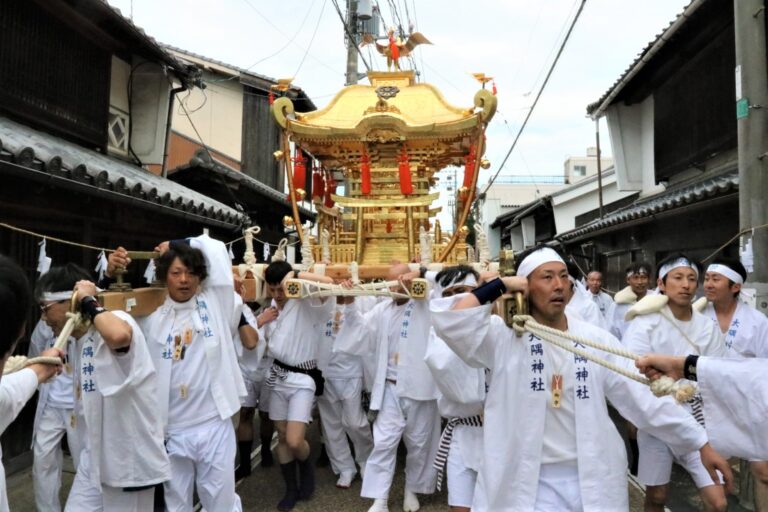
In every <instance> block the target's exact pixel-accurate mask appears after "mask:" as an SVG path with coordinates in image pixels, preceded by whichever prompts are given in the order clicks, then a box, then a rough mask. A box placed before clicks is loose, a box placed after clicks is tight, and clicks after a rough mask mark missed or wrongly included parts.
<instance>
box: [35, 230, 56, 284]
mask: <svg viewBox="0 0 768 512" xmlns="http://www.w3.org/2000/svg"><path fill="white" fill-rule="evenodd" d="M38 245H40V254H38V256H37V271H38V272H40V275H41V276H42V275H43V274H45V273H47V272H48V271H49V270H50V269H51V263H52V262H53V260H52V259H51V258H49V257H48V256H47V255H46V254H45V238H43V241H42V242H40V243H39V244H38Z"/></svg>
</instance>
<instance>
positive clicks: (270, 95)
mask: <svg viewBox="0 0 768 512" xmlns="http://www.w3.org/2000/svg"><path fill="white" fill-rule="evenodd" d="M274 102H275V93H274V92H272V89H270V90H269V104H270V105H272V104H273V103H274Z"/></svg>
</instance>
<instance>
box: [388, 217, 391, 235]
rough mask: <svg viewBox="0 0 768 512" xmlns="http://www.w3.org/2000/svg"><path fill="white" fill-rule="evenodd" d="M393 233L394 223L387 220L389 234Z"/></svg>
mask: <svg viewBox="0 0 768 512" xmlns="http://www.w3.org/2000/svg"><path fill="white" fill-rule="evenodd" d="M391 232H392V221H391V220H389V219H387V233H391Z"/></svg>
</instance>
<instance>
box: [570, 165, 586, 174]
mask: <svg viewBox="0 0 768 512" xmlns="http://www.w3.org/2000/svg"><path fill="white" fill-rule="evenodd" d="M573 175H574V176H586V175H587V166H586V165H574V166H573Z"/></svg>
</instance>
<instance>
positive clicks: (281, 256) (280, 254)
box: [272, 238, 288, 261]
mask: <svg viewBox="0 0 768 512" xmlns="http://www.w3.org/2000/svg"><path fill="white" fill-rule="evenodd" d="M286 247H288V239H287V238H283V239H282V240H280V243H279V244H277V249H275V254H273V255H272V261H285V249H286Z"/></svg>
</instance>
